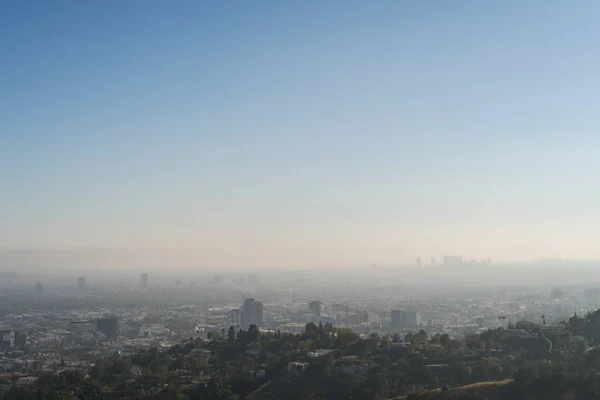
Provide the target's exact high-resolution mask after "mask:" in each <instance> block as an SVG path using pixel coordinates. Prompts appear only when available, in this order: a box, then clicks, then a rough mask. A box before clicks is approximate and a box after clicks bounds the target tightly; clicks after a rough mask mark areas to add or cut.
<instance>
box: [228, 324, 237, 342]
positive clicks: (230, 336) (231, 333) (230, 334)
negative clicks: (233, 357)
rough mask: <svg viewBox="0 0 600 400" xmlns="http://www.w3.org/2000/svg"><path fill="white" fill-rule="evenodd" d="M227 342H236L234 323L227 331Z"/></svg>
mask: <svg viewBox="0 0 600 400" xmlns="http://www.w3.org/2000/svg"><path fill="white" fill-rule="evenodd" d="M227 342H228V343H233V342H235V328H234V326H233V325H231V326H230V327H229V330H228V331H227Z"/></svg>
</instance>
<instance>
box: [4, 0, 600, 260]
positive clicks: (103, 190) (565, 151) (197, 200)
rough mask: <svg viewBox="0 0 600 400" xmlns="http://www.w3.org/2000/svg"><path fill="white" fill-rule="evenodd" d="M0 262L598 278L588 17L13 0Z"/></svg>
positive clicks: (492, 9)
mask: <svg viewBox="0 0 600 400" xmlns="http://www.w3.org/2000/svg"><path fill="white" fill-rule="evenodd" d="M0 19H1V21H2V23H0V48H1V49H2V58H1V61H0V188H1V190H0V192H1V195H0V222H1V223H0V245H4V246H7V247H20V246H27V247H57V246H59V247H64V246H98V247H105V246H106V247H122V246H123V247H130V246H135V247H143V248H162V249H180V248H181V249H183V248H185V249H190V251H192V252H193V253H194V254H195V255H194V260H195V261H194V262H196V261H197V262H198V263H203V262H206V263H209V264H211V265H215V264H218V265H237V266H239V265H240V264H248V265H257V266H278V265H311V266H319V265H355V264H360V263H366V262H369V263H370V262H378V263H396V262H406V261H410V260H414V258H415V257H417V256H422V257H424V258H428V257H429V255H434V256H436V257H440V256H441V255H443V254H454V253H457V254H464V255H465V256H466V257H469V256H471V257H480V258H483V257H486V258H487V257H488V256H489V257H493V258H495V259H513V258H530V257H531V258H534V257H541V256H549V255H552V256H564V257H578V258H589V257H598V256H600V250H596V247H597V244H596V243H594V237H597V235H598V234H600V212H599V211H598V208H597V204H598V202H599V201H600V186H598V185H596V182H598V178H600V158H599V157H598V153H599V151H600V130H599V129H598V128H599V126H600V125H599V123H600V112H598V110H599V109H600V107H599V106H600V94H599V93H600V87H599V86H600V80H599V78H598V73H597V71H599V70H600V50H598V46H597V43H598V42H600V26H599V25H598V23H597V22H598V21H599V20H600V3H598V2H597V1H578V2H559V1H555V2H549V1H538V0H532V1H527V2H523V1H516V0H509V1H502V2H477V1H453V2H448V1H376V2H367V1H352V0H350V1H349V0H344V1H341V0H340V1H336V0H329V1H317V0H315V1H312V0H305V1H285V2H282V1H267V0H265V1H257V2H248V1H231V2H222V1H200V2H199V1H177V2H166V1H142V0H132V1H84V2H81V1H62V2H42V3H40V2H34V1H9V2H4V3H3V4H2V5H0Z"/></svg>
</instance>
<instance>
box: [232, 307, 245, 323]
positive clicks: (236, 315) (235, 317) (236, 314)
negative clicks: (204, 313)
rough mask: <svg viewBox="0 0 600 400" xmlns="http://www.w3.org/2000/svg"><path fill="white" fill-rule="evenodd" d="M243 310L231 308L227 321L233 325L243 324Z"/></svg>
mask: <svg viewBox="0 0 600 400" xmlns="http://www.w3.org/2000/svg"><path fill="white" fill-rule="evenodd" d="M243 320H244V312H243V311H242V310H241V309H239V308H236V309H233V310H231V311H230V312H229V323H230V324H231V325H233V326H235V327H238V326H243V324H244V321H243Z"/></svg>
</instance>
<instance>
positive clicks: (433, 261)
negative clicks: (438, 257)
mask: <svg viewBox="0 0 600 400" xmlns="http://www.w3.org/2000/svg"><path fill="white" fill-rule="evenodd" d="M431 265H435V258H433V257H431Z"/></svg>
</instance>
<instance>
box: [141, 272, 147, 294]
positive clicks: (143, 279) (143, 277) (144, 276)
mask: <svg viewBox="0 0 600 400" xmlns="http://www.w3.org/2000/svg"><path fill="white" fill-rule="evenodd" d="M140 287H141V288H142V290H143V291H144V292H145V291H146V290H148V273H146V272H144V273H143V274H141V275H140Z"/></svg>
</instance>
